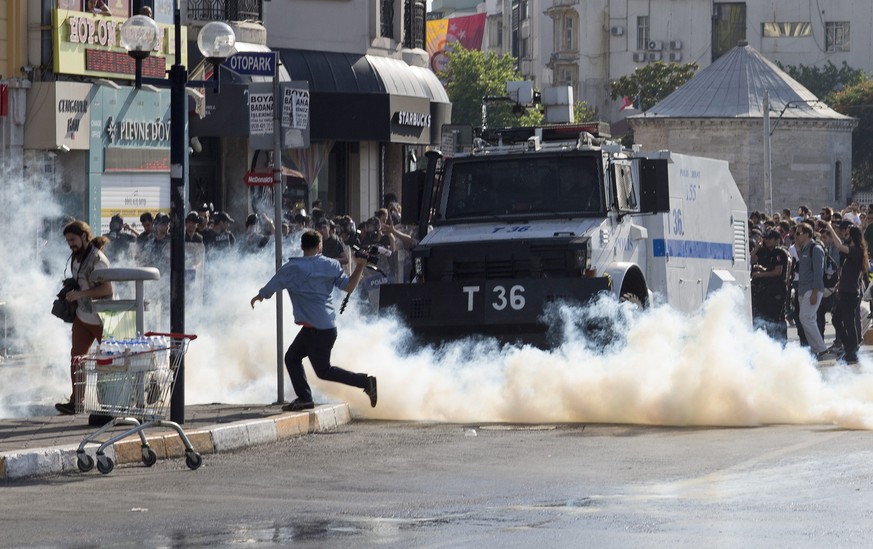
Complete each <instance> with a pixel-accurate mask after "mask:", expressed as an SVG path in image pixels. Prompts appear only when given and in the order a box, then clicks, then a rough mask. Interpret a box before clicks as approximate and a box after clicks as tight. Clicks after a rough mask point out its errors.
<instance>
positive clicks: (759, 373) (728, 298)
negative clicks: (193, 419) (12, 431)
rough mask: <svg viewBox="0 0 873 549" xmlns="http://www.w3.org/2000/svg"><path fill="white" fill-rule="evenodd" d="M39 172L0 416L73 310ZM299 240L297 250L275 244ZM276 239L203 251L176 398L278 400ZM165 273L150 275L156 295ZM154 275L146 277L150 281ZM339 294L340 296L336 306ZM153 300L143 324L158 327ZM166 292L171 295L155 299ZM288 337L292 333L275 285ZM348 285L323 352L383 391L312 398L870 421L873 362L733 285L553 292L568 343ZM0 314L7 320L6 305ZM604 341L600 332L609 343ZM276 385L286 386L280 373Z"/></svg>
mask: <svg viewBox="0 0 873 549" xmlns="http://www.w3.org/2000/svg"><path fill="white" fill-rule="evenodd" d="M49 187H50V185H49V183H48V182H45V183H43V182H40V181H36V180H33V181H28V182H26V183H25V182H16V181H8V182H6V183H5V186H4V188H3V189H2V190H0V192H2V195H0V198H2V203H3V204H4V205H5V206H6V208H5V209H6V213H5V215H4V216H0V229H2V231H3V234H4V235H5V236H6V238H4V239H2V240H0V251H2V257H3V258H4V259H5V261H3V262H2V265H0V270H2V272H0V301H4V302H6V304H5V305H4V306H3V310H4V311H5V312H6V314H7V319H8V323H9V326H10V341H8V342H7V345H8V346H9V347H10V348H11V349H12V353H13V355H17V356H20V355H23V357H24V358H23V359H6V360H5V361H0V417H11V416H28V415H39V414H40V413H42V414H47V413H53V411H50V410H52V408H51V404H52V403H53V402H57V401H61V400H64V399H65V398H66V397H67V396H68V395H69V392H70V386H69V383H70V381H69V356H68V355H69V348H70V329H69V325H68V324H64V323H63V322H61V321H60V320H58V319H56V318H54V317H52V316H51V315H50V313H49V309H50V306H51V301H52V299H53V298H54V295H55V293H57V290H58V288H59V285H60V281H61V279H62V278H63V271H64V263H65V261H66V259H67V257H68V256H69V251H68V250H67V248H66V246H65V244H64V242H63V238H62V236H61V226H62V224H59V223H51V222H50V220H52V219H55V218H58V217H59V216H60V215H61V214H62V213H63V209H62V208H61V207H60V206H59V205H57V203H56V202H55V201H54V200H53V199H52V193H51V192H50V189H49ZM294 254H297V255H299V248H298V249H297V250H293V251H289V252H288V253H286V254H285V255H286V256H288V255H294ZM273 265H274V260H273V257H272V247H271V246H268V247H267V248H266V249H265V250H264V253H263V254H260V255H255V256H245V257H238V256H235V255H234V256H232V257H227V258H225V259H224V260H221V261H216V262H211V263H209V264H208V265H207V269H208V277H207V278H208V282H207V283H206V284H205V285H203V286H202V287H195V288H193V289H191V290H189V291H188V299H189V305H188V307H187V308H186V328H187V331H189V332H193V333H196V334H198V336H199V337H198V339H197V340H196V341H194V342H193V343H192V344H191V346H190V349H189V351H188V354H187V356H186V401H187V403H189V404H197V403H209V402H223V403H238V404H256V403H257V404H263V403H270V402H273V401H275V399H276V396H277V394H276V336H275V326H276V318H275V299H276V297H274V298H273V299H272V300H268V301H264V302H263V303H261V304H259V305H258V306H257V307H256V308H255V309H254V310H252V309H251V308H250V306H249V299H250V298H251V297H252V296H253V295H254V294H255V293H256V292H257V291H258V289H259V288H260V287H261V286H263V284H264V283H265V282H266V281H267V280H268V279H269V277H270V276H271V274H272V272H273V270H274V267H273ZM167 279H168V277H166V276H164V279H163V280H162V281H161V283H160V284H164V286H162V288H161V290H160V291H162V292H164V295H165V296H166V292H167V289H166V288H167V287H166V285H165V284H166V282H167ZM147 284H148V283H147ZM339 297H341V296H339V295H338V296H337V299H335V305H336V307H337V309H338V308H339V299H338V298H339ZM153 299H154V300H155V301H156V302H158V303H157V304H156V305H157V306H155V307H153V310H152V311H151V312H150V313H148V314H147V316H146V329H153V328H154V327H159V328H164V329H165V328H166V327H167V326H168V324H169V320H168V315H169V313H168V307H166V306H163V307H161V306H160V301H161V298H160V297H155V296H153ZM164 299H165V298H164ZM282 299H283V300H284V310H285V315H284V316H285V330H284V334H283V339H284V343H283V347H282V352H283V353H284V349H285V348H286V347H287V345H288V344H289V343H290V342H291V340H292V339H293V337H294V336H295V335H296V333H297V329H298V328H297V327H296V326H295V325H294V324H293V317H292V316H291V305H290V301H289V300H288V298H287V297H286V296H285V295H283V296H282ZM356 299H359V296H356ZM356 299H353V300H352V303H351V305H350V306H349V308H348V309H347V310H346V312H345V314H343V315H341V316H339V317H338V320H339V339H338V340H337V344H336V346H335V348H334V353H333V361H332V362H333V363H334V364H336V365H338V366H341V367H343V368H346V369H348V370H352V371H356V372H366V373H368V374H370V375H375V376H377V377H378V379H379V404H378V406H377V407H376V408H370V406H369V402H368V400H367V397H366V395H364V393H363V392H362V391H361V390H360V389H355V388H351V387H346V386H343V385H339V384H335V383H328V382H322V381H320V380H318V379H317V378H316V377H315V375H314V374H313V373H312V371H311V369H310V368H309V367H308V365H307V372H308V375H309V379H310V382H311V384H312V386H313V390H314V392H315V398H316V400H317V401H320V402H326V401H346V402H348V403H349V404H350V406H351V407H352V410H353V413H354V414H355V415H356V416H358V417H365V418H378V419H397V420H432V421H447V422H473V421H475V422H525V423H533V422H603V423H634V424H648V425H709V426H716V425H723V426H753V425H762V424H777V423H789V424H822V423H833V424H837V425H840V426H843V427H848V428H858V429H870V428H873V365H871V364H870V363H869V362H867V361H866V360H865V359H864V358H862V362H861V365H860V366H859V367H857V368H855V369H850V368H848V367H846V366H837V367H834V368H830V369H821V370H820V369H818V368H817V367H816V363H815V362H814V360H813V359H812V357H811V356H810V354H809V353H808V352H807V351H806V350H804V349H802V348H801V347H799V346H798V345H797V344H796V343H790V344H789V345H787V346H782V345H780V344H778V343H776V342H774V341H772V340H770V339H769V338H768V337H767V336H766V335H764V334H763V333H762V332H755V331H753V330H752V329H751V327H750V326H749V323H748V321H747V320H746V318H745V315H744V314H743V312H742V306H741V301H742V299H741V296H740V295H739V292H736V291H730V290H726V291H722V292H720V293H718V294H716V295H715V296H713V297H712V298H711V299H710V300H709V301H708V302H707V303H706V305H705V307H704V308H703V309H702V310H701V311H700V312H699V313H697V314H694V315H684V314H682V313H679V312H677V311H675V310H673V309H671V308H669V307H666V306H657V307H653V308H651V309H649V310H646V311H643V312H635V311H629V310H627V309H625V308H623V307H624V306H620V305H619V304H618V303H616V302H614V301H613V300H611V299H602V300H600V301H598V302H597V303H596V304H594V305H593V306H592V307H589V308H586V309H581V308H573V307H566V306H565V307H557V308H556V310H555V311H553V313H552V314H553V315H554V317H553V319H552V320H556V321H557V320H561V324H562V325H563V326H565V328H564V330H563V339H564V343H563V344H561V345H560V346H558V347H557V348H555V349H553V350H551V351H543V350H539V349H536V348H532V347H527V346H525V347H511V346H510V347H500V346H499V345H497V344H496V343H494V342H493V341H489V340H468V341H463V342H458V343H454V344H449V345H445V346H443V347H440V348H439V349H435V348H432V347H424V348H410V346H409V343H408V342H409V341H410V340H411V338H410V334H409V332H408V330H407V329H406V328H405V327H404V326H402V324H400V323H399V322H398V321H397V320H395V319H393V318H387V317H374V316H370V315H365V314H363V313H362V312H361V307H360V306H359V303H357V302H356ZM592 315H594V317H597V318H599V319H600V320H601V321H603V320H604V319H605V320H606V322H607V325H608V326H610V327H612V328H614V329H615V330H616V332H617V333H616V335H615V337H612V338H608V340H607V341H606V342H604V341H603V340H602V339H597V340H591V339H590V338H589V337H588V336H587V335H586V332H585V331H583V330H581V329H580V328H579V326H583V325H585V324H586V322H587V321H588V320H590V318H592ZM0 320H2V319H0ZM604 345H605V346H604ZM283 378H284V383H285V388H286V397H287V398H289V399H291V398H294V395H293V392H292V390H291V387H290V383H289V381H288V378H287V373H285V372H284V368H283Z"/></svg>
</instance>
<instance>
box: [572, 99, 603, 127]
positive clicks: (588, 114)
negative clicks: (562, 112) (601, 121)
mask: <svg viewBox="0 0 873 549" xmlns="http://www.w3.org/2000/svg"><path fill="white" fill-rule="evenodd" d="M598 118H599V114H598V113H597V109H596V108H594V107H591V106H589V105H588V103H586V102H585V101H576V102H575V103H573V121H574V122H576V123H577V124H578V123H581V122H597V119H598Z"/></svg>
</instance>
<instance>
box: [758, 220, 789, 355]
mask: <svg viewBox="0 0 873 549" xmlns="http://www.w3.org/2000/svg"><path fill="white" fill-rule="evenodd" d="M781 241H782V234H781V233H780V232H779V231H777V230H775V229H773V230H770V231H767V233H766V234H765V235H764V238H763V244H761V243H758V245H757V246H756V247H755V249H754V250H753V251H752V261H753V265H752V275H751V276H752V317H753V318H754V320H755V326H756V327H760V328H763V329H764V330H765V331H766V332H767V334H768V335H769V336H770V337H772V338H773V339H775V340H778V341H782V342H785V341H788V327H787V326H786V324H785V303H786V300H787V299H788V291H789V288H790V284H791V257H790V256H789V255H788V251H787V250H786V249H785V248H783V247H782V246H780V245H779V243H780V242H781Z"/></svg>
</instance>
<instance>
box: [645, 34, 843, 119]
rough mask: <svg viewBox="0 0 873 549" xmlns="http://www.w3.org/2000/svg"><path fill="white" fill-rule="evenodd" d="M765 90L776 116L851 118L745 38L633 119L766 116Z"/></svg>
mask: <svg viewBox="0 0 873 549" xmlns="http://www.w3.org/2000/svg"><path fill="white" fill-rule="evenodd" d="M764 90H767V91H768V92H769V101H770V115H771V116H773V117H775V116H778V115H779V112H780V111H782V118H809V119H836V120H851V119H852V118H851V117H849V116H845V115H842V114H840V113H838V112H836V111H835V110H833V109H831V108H830V107H828V106H827V105H825V104H824V103H822V102H820V101H818V102H817V100H818V98H817V97H816V96H815V95H813V94H812V92H810V91H809V90H808V89H806V88H804V87H803V86H802V85H800V84H799V83H798V82H797V81H796V80H794V79H793V78H791V77H790V76H788V74H787V73H785V71H783V70H782V69H780V68H779V67H777V66H776V65H775V64H774V63H773V62H771V61H770V60H768V59H766V58H764V56H762V55H761V54H760V53H759V52H758V51H757V50H755V49H754V48H752V47H751V46H749V45H748V44H746V43H744V42H740V45H738V46H737V47H735V48H733V49H732V50H730V51H728V52H727V53H726V54H724V55H723V56H721V57H719V58H718V59H717V60H716V61H715V62H714V63H713V64H711V65H710V66H708V67H706V68H705V69H703V70H702V71H700V72H699V73H697V74H696V75H695V76H694V77H693V78H692V79H691V80H689V81H688V82H686V83H685V84H683V85H682V86H680V87H679V88H677V89H676V91H674V92H673V93H671V94H670V95H668V96H667V97H665V98H664V99H663V100H662V101H661V102H659V103H658V104H656V105H655V106H653V107H652V108H651V109H649V110H647V111H645V112H644V113H641V114H638V115H635V116H632V117H630V118H636V119H640V118H763V115H764V111H763V101H764ZM786 106H787V108H786ZM774 111H775V113H774Z"/></svg>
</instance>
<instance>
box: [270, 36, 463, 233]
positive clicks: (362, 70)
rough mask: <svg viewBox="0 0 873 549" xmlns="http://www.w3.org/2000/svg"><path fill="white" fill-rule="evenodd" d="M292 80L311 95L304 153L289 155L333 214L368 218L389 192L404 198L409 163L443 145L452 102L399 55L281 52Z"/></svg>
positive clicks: (430, 75) (426, 72) (425, 73)
mask: <svg viewBox="0 0 873 549" xmlns="http://www.w3.org/2000/svg"><path fill="white" fill-rule="evenodd" d="M279 51H280V53H281V55H282V60H283V62H284V64H285V66H286V67H288V72H289V73H290V75H291V78H292V79H294V80H306V81H308V82H309V90H310V120H311V127H310V135H311V140H312V144H311V146H310V147H309V148H308V149H307V150H303V151H291V154H290V155H289V156H290V157H291V159H292V160H293V161H294V163H295V167H297V168H298V169H299V170H300V171H301V172H303V174H304V175H305V176H306V178H307V181H309V182H310V184H311V185H312V186H313V189H314V192H313V193H312V196H313V197H314V198H319V199H321V200H322V202H323V203H324V204H325V205H327V206H328V207H329V208H330V209H333V211H334V212H336V213H349V214H351V215H352V217H355V218H356V219H365V218H367V217H370V216H371V215H372V214H373V212H374V211H375V209H377V208H378V207H379V206H381V202H382V196H383V195H384V194H385V193H386V192H393V193H395V194H397V195H398V196H399V195H400V194H401V192H400V189H401V186H402V180H403V175H404V174H405V173H406V172H407V171H409V169H410V166H411V163H410V160H409V159H410V158H413V157H421V158H423V157H424V155H423V154H422V153H423V151H424V148H425V147H426V146H427V145H431V144H434V143H439V132H440V128H441V126H442V125H443V124H448V123H450V122H451V104H450V103H449V99H448V96H447V94H446V92H445V89H444V88H443V86H442V84H441V83H440V82H439V80H438V79H437V78H436V75H434V74H433V73H432V72H431V71H429V70H427V69H424V68H420V67H414V66H410V65H408V64H407V63H405V62H403V61H401V60H399V59H394V58H389V57H381V56H374V55H362V54H350V53H334V52H321V51H308V50H294V49H283V50H279Z"/></svg>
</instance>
